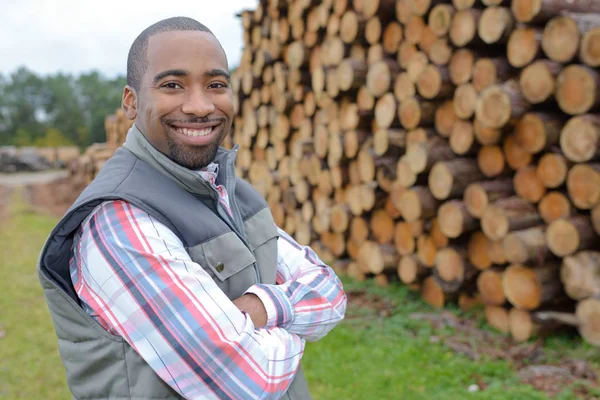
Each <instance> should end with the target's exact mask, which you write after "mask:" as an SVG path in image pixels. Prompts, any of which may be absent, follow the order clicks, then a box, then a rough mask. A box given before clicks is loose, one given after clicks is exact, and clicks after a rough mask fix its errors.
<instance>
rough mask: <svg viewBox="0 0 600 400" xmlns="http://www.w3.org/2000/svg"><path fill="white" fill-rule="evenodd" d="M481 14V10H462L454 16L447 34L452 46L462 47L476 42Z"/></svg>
mask: <svg viewBox="0 0 600 400" xmlns="http://www.w3.org/2000/svg"><path fill="white" fill-rule="evenodd" d="M481 14H482V12H481V10H478V9H476V8H468V9H463V10H460V11H458V12H457V13H455V14H454V16H453V17H452V22H451V24H450V33H449V37H450V41H451V42H452V44H453V45H455V46H456V47H463V46H466V45H468V44H470V43H472V42H474V41H476V39H477V26H478V24H479V20H480V19H481Z"/></svg>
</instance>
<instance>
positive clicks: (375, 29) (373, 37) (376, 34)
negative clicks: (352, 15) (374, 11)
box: [365, 17, 382, 45]
mask: <svg viewBox="0 0 600 400" xmlns="http://www.w3.org/2000/svg"><path fill="white" fill-rule="evenodd" d="M381 31H382V28H381V20H380V19H379V18H378V17H372V18H369V20H368V21H367V25H366V26H365V39H366V40H367V43H368V44H370V45H374V44H377V43H379V41H380V39H381Z"/></svg>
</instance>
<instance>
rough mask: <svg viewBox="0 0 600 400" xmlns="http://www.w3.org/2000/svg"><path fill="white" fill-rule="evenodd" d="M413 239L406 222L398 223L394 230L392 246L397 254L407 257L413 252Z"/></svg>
mask: <svg viewBox="0 0 600 400" xmlns="http://www.w3.org/2000/svg"><path fill="white" fill-rule="evenodd" d="M415 245H416V243H415V238H414V237H413V235H412V232H411V226H410V224H409V223H407V222H398V223H397V224H396V226H395V228H394V246H395V247H396V250H397V251H398V254H400V255H402V256H408V255H410V254H413V253H414V252H415Z"/></svg>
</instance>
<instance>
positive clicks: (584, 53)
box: [579, 28, 600, 67]
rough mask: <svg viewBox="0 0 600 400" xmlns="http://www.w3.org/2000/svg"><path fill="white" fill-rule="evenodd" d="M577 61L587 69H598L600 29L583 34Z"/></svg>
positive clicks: (599, 62) (599, 65)
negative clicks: (581, 62) (582, 63)
mask: <svg viewBox="0 0 600 400" xmlns="http://www.w3.org/2000/svg"><path fill="white" fill-rule="evenodd" d="M579 59H580V60H581V61H583V62H584V64H586V65H587V66H588V67H600V28H593V29H590V30H589V31H587V32H585V33H584V35H583V37H582V38H581V44H580V46H579Z"/></svg>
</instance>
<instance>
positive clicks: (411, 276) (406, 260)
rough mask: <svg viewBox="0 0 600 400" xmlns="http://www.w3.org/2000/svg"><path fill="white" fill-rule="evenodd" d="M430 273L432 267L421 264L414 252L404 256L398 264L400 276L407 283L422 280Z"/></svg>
mask: <svg viewBox="0 0 600 400" xmlns="http://www.w3.org/2000/svg"><path fill="white" fill-rule="evenodd" d="M430 273H431V269H430V268H427V267H426V266H424V265H423V264H421V263H420V262H419V260H418V259H417V257H416V256H415V255H413V254H411V255H405V256H403V257H402V258H401V259H400V263H399V264H398V277H399V278H400V281H401V282H402V283H404V284H407V285H408V284H410V283H416V282H421V281H422V280H423V279H424V278H425V277H426V276H427V275H429V274H430Z"/></svg>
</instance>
